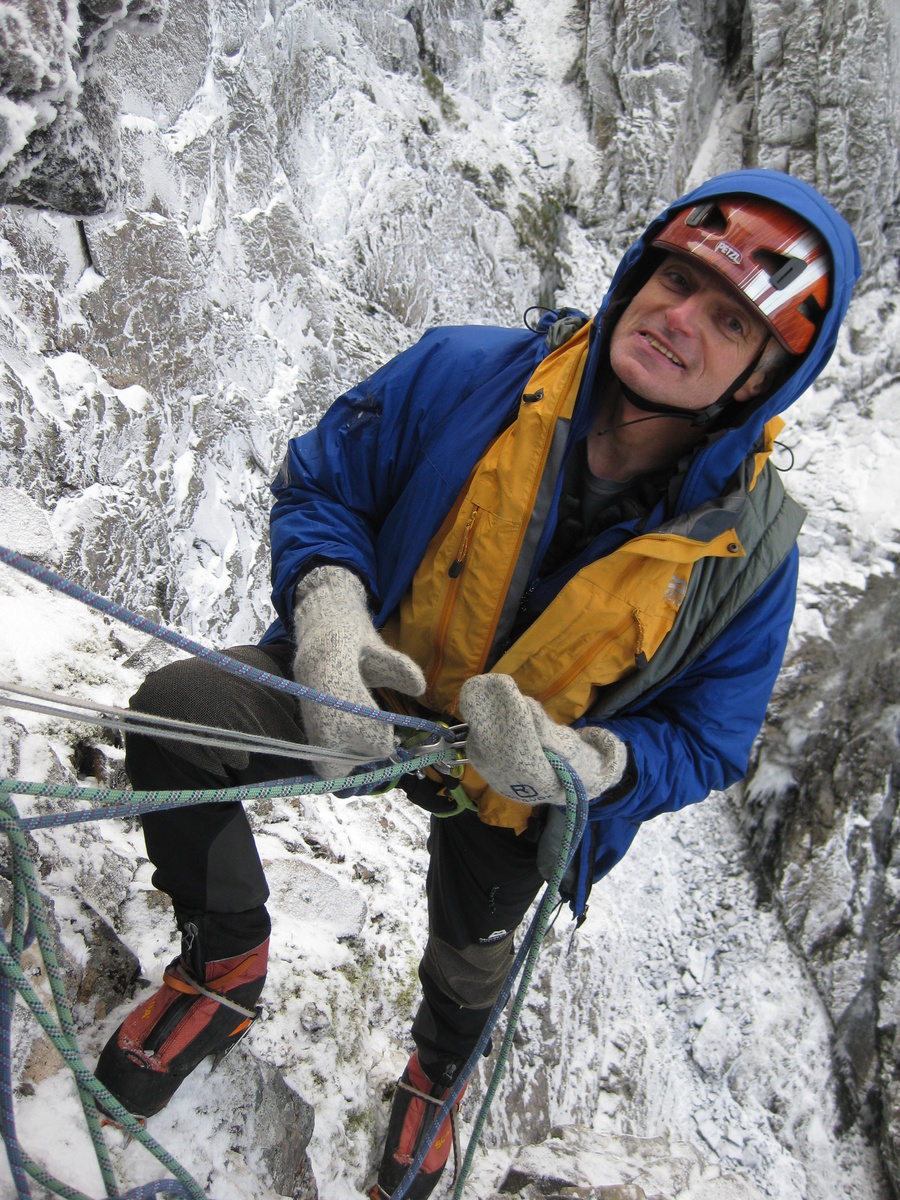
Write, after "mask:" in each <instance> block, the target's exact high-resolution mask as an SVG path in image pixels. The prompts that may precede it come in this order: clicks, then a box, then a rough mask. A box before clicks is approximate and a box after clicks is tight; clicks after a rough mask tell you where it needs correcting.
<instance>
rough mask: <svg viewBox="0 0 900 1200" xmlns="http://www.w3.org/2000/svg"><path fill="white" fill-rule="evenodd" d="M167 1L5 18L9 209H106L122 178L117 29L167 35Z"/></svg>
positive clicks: (1, 189) (29, 10) (60, 4)
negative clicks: (111, 65) (113, 55)
mask: <svg viewBox="0 0 900 1200" xmlns="http://www.w3.org/2000/svg"><path fill="white" fill-rule="evenodd" d="M166 11H167V0H127V3H124V4H122V3H119V2H118V0H78V3H77V5H76V4H74V3H70V2H69V0H25V3H24V4H22V5H21V6H19V7H18V8H14V7H11V6H9V5H6V6H4V10H3V12H2V14H0V203H2V202H6V203H16V204H30V205H34V206H36V207H47V208H54V209H57V210H59V211H60V212H68V213H79V214H82V215H89V214H91V213H98V212H102V211H103V210H104V209H105V208H106V206H107V205H108V204H109V203H110V202H111V201H112V200H113V199H114V198H115V196H116V194H117V191H118V187H119V184H120V178H119V165H120V164H119V111H120V96H119V90H118V86H117V84H116V82H115V80H114V79H113V78H112V76H111V75H110V74H109V73H108V71H107V70H106V66H105V64H104V61H103V56H104V54H106V53H107V52H108V51H109V50H110V49H111V47H112V45H113V44H114V40H115V36H116V33H117V32H119V31H124V30H126V29H127V30H129V31H132V32H140V31H144V32H158V31H159V29H161V28H162V24H163V21H164V19H165V15H166Z"/></svg>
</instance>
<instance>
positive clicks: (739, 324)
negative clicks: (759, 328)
mask: <svg viewBox="0 0 900 1200" xmlns="http://www.w3.org/2000/svg"><path fill="white" fill-rule="evenodd" d="M725 324H726V325H727V326H728V331H729V332H730V333H733V334H734V335H735V337H744V336H745V335H746V332H747V331H746V329H745V328H744V322H743V321H742V320H741V319H740V317H726V318H725Z"/></svg>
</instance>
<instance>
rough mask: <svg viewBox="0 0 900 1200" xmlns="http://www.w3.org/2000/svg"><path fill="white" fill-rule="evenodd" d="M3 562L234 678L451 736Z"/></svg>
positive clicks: (15, 560) (27, 563) (26, 565)
mask: <svg viewBox="0 0 900 1200" xmlns="http://www.w3.org/2000/svg"><path fill="white" fill-rule="evenodd" d="M0 562H4V563H6V565H7V566H9V567H13V568H14V569H15V570H16V571H20V572H21V573H22V574H23V575H28V576H29V577H30V578H31V579H36V580H38V582H39V583H43V584H46V585H47V587H49V588H52V589H53V590H54V591H56V592H61V593H62V594H63V595H65V596H71V597H72V598H73V599H75V600H80V601H81V603H82V604H86V605H88V607H89V608H93V609H95V610H96V611H97V612H100V613H103V615H104V616H107V617H113V618H115V620H117V621H121V622H122V624H123V625H128V626H130V627H131V628H132V629H137V630H139V631H140V632H141V633H146V634H149V635H150V637H154V638H158V639H159V641H161V642H166V643H167V644H168V645H169V646H174V647H175V648H176V649H178V650H185V651H187V653H188V654H192V655H194V657H195V658H202V659H204V661H206V662H208V663H212V665H213V666H216V667H221V669H222V670H223V671H228V672H229V673H230V674H232V675H241V676H243V678H244V679H250V680H252V681H253V682H254V683H261V684H263V685H264V686H265V687H270V688H274V689H275V690H276V691H279V692H287V693H288V694H289V695H291V696H298V697H299V698H301V699H303V700H311V701H313V702H314V703H315V704H324V705H327V706H328V707H329V708H337V709H340V711H341V712H349V713H353V715H354V716H358V717H369V718H370V719H371V720H373V721H381V722H384V723H386V724H388V725H397V726H400V727H402V728H405V729H422V730H424V731H425V732H426V733H435V734H437V735H438V736H439V737H442V738H443V737H447V736H448V730H447V727H446V725H442V724H440V722H438V721H429V720H426V719H425V718H424V717H410V716H407V715H406V714H405V713H392V712H386V711H385V710H384V709H381V708H373V707H372V706H371V705H368V704H356V703H355V702H354V701H352V700H342V699H340V698H339V697H338V696H329V695H328V693H327V692H317V691H316V690H315V689H314V688H308V687H305V686H304V685H303V684H302V683H295V682H294V680H293V679H285V678H284V677H283V676H281V675H272V674H270V672H268V671H261V670H260V669H259V668H258V667H251V666H249V665H248V664H247V663H242V662H239V661H238V660H237V659H236V658H232V657H231V656H230V655H228V654H223V653H222V652H221V651H220V650H211V649H210V648H209V647H208V646H204V645H202V644H201V643H200V642H195V641H193V640H192V639H191V638H189V637H185V635H184V634H182V633H176V631H175V630H174V629H169V628H167V627H166V626H165V625H158V624H157V623H156V622H155V621H151V620H149V619H148V618H147V617H142V616H141V615H140V614H139V613H135V612H132V611H131V610H130V609H127V608H125V607H124V606H123V605H121V604H116V602H115V601H114V600H107V599H106V597H105V596H99V595H98V594H97V593H96V592H92V591H91V590H90V588H86V587H82V586H81V585H80V584H78V583H73V582H72V581H71V580H70V579H65V578H64V577H63V576H62V575H58V574H57V573H56V571H51V570H50V568H49V567H43V566H41V564H40V563H36V562H33V561H32V559H30V558H26V557H25V556H24V554H17V553H16V551H15V550H9V549H8V548H7V547H6V546H0Z"/></svg>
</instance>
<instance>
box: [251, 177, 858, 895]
mask: <svg viewBox="0 0 900 1200" xmlns="http://www.w3.org/2000/svg"><path fill="white" fill-rule="evenodd" d="M736 193H744V194H752V195H758V196H764V197H768V198H769V199H771V200H774V201H777V202H779V203H781V204H783V205H785V206H786V207H787V208H790V209H792V210H794V211H796V212H798V213H800V214H801V215H802V216H804V217H805V218H806V219H807V220H808V221H809V222H810V223H811V224H813V225H814V226H815V227H816V228H817V229H818V230H819V231H820V232H821V233H822V234H823V235H824V237H825V239H826V241H827V243H828V245H829V247H830V249H831V254H832V258H833V262H834V280H833V298H832V302H831V305H830V307H829V309H828V311H827V313H826V315H825V318H824V321H823V324H822V328H821V330H820V331H819V334H818V337H817V338H816V339H815V341H814V342H813V344H812V346H811V348H810V350H809V351H808V352H807V354H806V356H805V358H804V359H803V360H802V361H801V363H800V366H799V367H798V369H797V370H796V371H795V372H794V374H793V375H792V376H791V377H790V379H788V380H787V382H786V383H785V384H784V385H783V386H782V387H780V388H779V389H778V390H776V391H775V392H774V393H773V394H771V395H770V396H769V397H767V398H766V400H765V402H764V403H763V405H762V406H761V407H760V408H759V409H758V410H756V411H755V412H754V413H753V414H752V415H751V416H750V417H749V418H748V419H747V420H746V422H745V423H744V424H743V425H741V426H739V427H737V428H734V429H731V430H729V431H728V432H727V433H726V434H725V435H724V436H720V437H717V438H716V439H715V440H713V441H712V442H711V443H710V444H708V445H705V446H704V447H702V448H701V449H700V450H699V451H698V452H697V453H696V455H695V457H694V459H693V460H692V462H691V465H690V467H689V470H688V473H687V475H686V477H685V479H684V482H683V486H682V488H681V492H680V495H679V499H678V502H677V509H676V515H677V514H678V513H681V512H688V511H691V510H692V509H694V508H696V507H697V506H698V505H700V504H702V503H704V502H706V501H708V500H710V499H712V498H715V497H717V496H719V495H720V494H721V493H722V492H723V491H724V490H725V487H726V484H727V482H728V480H729V479H730V478H731V477H732V475H733V474H734V473H735V471H736V470H737V469H738V467H739V465H740V463H741V462H742V461H743V460H744V459H745V458H746V457H747V455H748V454H750V453H751V449H752V447H753V446H754V445H755V443H757V441H758V440H759V438H760V436H761V433H762V429H763V426H764V424H765V422H766V421H767V420H769V419H770V418H771V417H772V416H773V415H775V414H776V413H780V412H783V411H784V410H785V409H786V408H787V407H788V406H789V405H790V404H791V403H792V402H793V401H794V400H795V399H796V398H797V397H798V396H800V395H801V394H802V392H804V391H805V389H806V388H807V387H808V386H809V385H810V384H811V383H812V382H813V380H815V378H816V377H817V376H818V374H819V372H820V371H821V370H822V368H823V367H824V366H825V364H826V363H827V361H828V359H829V358H830V356H831V353H832V351H833V349H834V346H835V342H836V339H837V334H838V328H839V326H840V323H841V321H842V319H843V317H844V314H845V312H846V310H847V306H848V304H849V301H850V296H851V293H852V290H853V286H854V284H855V282H856V280H857V279H858V277H859V274H860V260H859V251H858V248H857V245H856V240H855V238H854V236H853V233H852V231H851V230H850V228H849V226H848V225H847V223H846V222H845V221H844V220H843V218H842V217H840V216H839V215H838V214H837V213H836V212H835V211H834V209H833V208H832V207H831V206H830V205H829V204H828V203H827V201H825V200H824V199H823V198H822V197H821V196H820V195H819V193H818V192H817V191H815V190H814V189H813V188H811V187H809V186H808V185H806V184H804V183H802V182H801V181H799V180H797V179H794V178H792V177H790V176H788V175H784V174H781V173H780V172H774V171H765V170H747V171H738V172H731V173H729V174H726V175H721V176H719V177H717V178H715V179H712V180H710V181H709V182H707V183H705V184H703V185H702V186H701V187H699V188H697V189H696V190H695V191H693V192H691V193H690V194H688V195H686V196H684V197H682V198H681V199H680V200H678V201H677V202H676V203H675V204H673V205H672V206H671V207H670V208H669V209H668V210H666V212H664V213H662V214H661V215H660V216H659V217H658V218H657V219H656V220H655V221H654V222H653V223H652V224H651V225H650V226H649V227H648V229H647V230H646V232H645V233H644V235H643V237H642V238H641V239H639V240H638V241H637V242H636V243H635V244H634V245H633V246H632V247H631V248H630V250H629V251H628V252H627V253H626V254H625V256H624V257H623V259H622V261H621V263H620V264H619V267H618V269H617V271H616V274H615V276H614V278H613V280H612V283H611V285H610V289H609V291H608V292H607V295H606V297H605V298H604V301H603V304H602V305H601V307H600V310H599V313H598V323H599V317H600V316H601V315H602V314H603V312H604V311H605V310H606V308H607V306H608V305H609V303H610V300H611V299H612V298H613V297H615V294H616V289H617V287H618V286H619V284H620V282H621V280H622V278H623V276H624V275H625V274H626V272H628V271H629V269H630V268H631V267H633V266H634V265H635V263H636V262H637V260H638V259H639V257H640V256H641V255H642V254H643V253H644V251H645V248H646V247H647V246H649V245H650V243H651V242H652V239H653V237H654V236H655V235H656V233H657V231H658V230H659V229H660V227H661V226H662V225H663V224H664V223H665V221H666V220H667V219H668V218H669V216H670V214H672V213H674V212H675V211H676V210H677V209H679V208H682V207H685V206H687V205H691V204H696V203H698V202H699V201H701V200H706V199H711V198H713V197H715V196H724V195H733V194H736ZM545 328H546V323H543V324H542V326H541V327H540V328H539V329H538V331H536V332H535V331H532V330H530V329H521V330H511V329H503V328H498V327H493V326H463V327H451V328H437V329H433V330H431V331H429V332H427V333H426V334H425V335H424V336H423V337H422V338H421V340H420V341H419V342H418V343H416V344H415V345H414V346H412V347H411V348H410V349H409V350H407V351H405V352H404V353H402V354H400V355H398V356H397V357H396V358H394V359H392V360H391V361H390V362H389V363H387V365H386V366H384V367H382V368H381V369H380V370H378V371H376V372H375V374H374V375H372V376H371V377H370V378H368V379H366V380H364V381H363V382H362V383H360V384H358V385H357V386H356V387H354V388H351V389H350V390H349V391H348V392H346V393H345V394H344V395H342V396H340V397H339V398H338V399H337V400H336V401H335V402H334V404H333V405H332V407H331V408H330V409H329V410H328V411H327V412H326V414H325V415H324V416H323V417H322V419H321V421H320V422H319V424H318V425H317V426H316V428H315V429H313V430H311V431H310V432H309V433H306V434H304V435H303V436H301V437H298V438H295V439H293V440H292V441H291V442H290V445H289V448H288V452H287V456H286V458H285V461H284V464H283V466H282V468H281V471H280V473H279V475H278V478H277V479H276V481H275V482H274V483H273V485H272V491H273V493H274V495H275V504H274V507H273V510H272V514H271V548H272V583H273V600H274V604H275V608H276V610H277V612H278V617H279V619H278V620H277V621H276V622H275V624H274V625H273V626H271V628H270V629H269V630H268V631H267V633H266V635H265V637H264V638H263V644H265V643H266V642H270V641H275V640H279V639H283V638H285V637H287V636H289V633H288V632H287V631H288V630H289V629H290V623H291V613H292V607H293V605H292V601H293V589H294V585H295V583H296V580H297V578H298V577H299V575H300V574H301V573H302V572H303V570H304V568H305V567H306V565H307V564H309V563H310V562H311V561H313V560H315V561H325V562H333V563H340V564H343V565H346V566H347V567H349V568H351V569H352V570H354V571H356V572H357V573H358V574H359V575H360V576H361V577H362V578H363V579H364V580H365V581H366V583H367V585H368V587H369V589H370V592H371V594H372V596H373V598H374V600H373V616H374V620H375V624H376V626H380V625H382V624H383V623H384V621H385V620H386V619H387V618H388V616H389V615H390V614H391V613H392V612H393V611H394V609H395V608H396V607H397V605H398V603H399V601H400V599H401V597H402V596H403V594H404V593H405V592H406V590H407V588H408V587H409V586H410V583H411V580H412V577H413V575H414V573H415V570H416V568H417V566H418V564H419V562H420V561H421V559H422V557H423V555H424V553H425V550H426V548H427V546H428V544H429V542H430V540H431V538H432V536H433V535H434V534H435V532H436V531H437V529H438V528H439V527H440V525H441V523H442V521H443V520H444V517H445V516H446V514H447V512H448V511H449V509H450V508H451V506H452V504H453V502H454V501H455V499H456V497H457V495H458V493H459V491H460V489H461V488H462V486H463V484H464V483H465V481H466V479H467V478H468V476H469V474H470V472H471V471H472V469H473V467H474V465H475V464H476V462H477V461H478V459H479V458H480V456H481V455H482V453H483V452H484V451H485V449H486V447H487V446H488V444H489V442H490V441H491V439H492V438H493V437H494V436H495V435H496V434H497V432H498V431H499V430H500V429H501V428H502V427H503V425H504V424H505V422H506V421H507V420H508V419H509V418H510V417H511V415H512V414H514V413H515V412H516V411H517V409H518V405H519V401H520V398H521V395H522V392H523V390H524V387H525V384H526V383H527V381H528V379H529V377H530V376H531V374H532V372H533V371H534V369H535V367H536V366H537V365H538V363H539V362H540V361H541V360H542V359H543V358H544V357H545V355H546V354H547V353H548V347H547V344H546V341H545V337H544V329H545ZM600 342H601V339H600V338H595V339H594V343H593V348H592V350H591V352H590V356H589V358H588V362H587V365H586V367H585V372H584V381H583V384H582V388H581V392H580V395H579V400H578V402H577V404H576V408H575V412H574V414H573V419H572V425H571V431H570V435H569V445H570V446H572V445H574V444H575V442H577V441H578V440H579V439H581V438H583V437H584V436H585V435H586V433H587V431H588V429H589V427H590V424H591V422H592V420H593V415H594V414H593V411H592V405H591V403H590V401H591V391H592V383H593V379H594V377H595V374H596V371H597V369H598V364H599V357H600V355H599V349H600ZM560 479H561V476H560ZM557 501H558V495H557V497H555V499H554V503H553V507H552V510H551V513H550V516H549V518H548V521H547V526H546V529H545V533H544V545H546V544H548V543H549V540H550V537H551V535H552V532H553V528H554V525H555V514H556V503H557ZM661 519H662V512H661V506H660V511H659V512H657V513H654V514H653V516H652V517H651V519H650V522H649V524H648V525H646V526H645V530H644V531H645V532H649V531H650V530H652V529H653V528H654V527H655V525H657V524H659V521H660V520H661ZM632 533H633V530H629V529H627V528H626V529H623V528H622V527H618V526H617V527H616V531H614V533H613V536H614V538H615V545H620V544H621V543H622V542H624V541H625V540H627V538H628V537H629V536H631V534H632ZM609 537H610V531H607V534H605V535H601V538H600V539H598V547H597V556H598V557H599V556H600V554H604V553H608V552H609V550H611V549H613V548H614V546H613V545H611V544H610V540H609ZM604 539H605V540H604ZM601 543H602V544H601ZM541 554H542V548H539V550H538V553H537V554H536V556H535V563H540V559H541ZM798 562H799V554H798V551H797V548H796V546H795V547H794V548H793V550H792V552H791V553H790V554H789V555H788V557H787V559H786V560H785V561H784V562H783V563H782V565H781V566H780V567H779V568H778V569H777V571H776V572H775V573H774V574H773V575H772V576H771V577H770V578H769V580H768V581H767V582H766V583H765V584H764V585H763V587H762V588H761V589H760V590H759V592H758V593H757V594H756V595H755V596H754V597H753V599H752V600H751V601H750V602H749V603H747V604H746V605H745V606H744V608H743V609H742V610H741V611H740V612H739V613H738V614H737V615H736V616H735V617H734V619H733V620H732V621H731V623H730V624H729V625H728V626H727V627H726V629H725V630H724V631H723V632H722V633H721V634H720V635H719V637H718V638H717V639H716V640H715V641H714V642H713V644H712V645H711V646H710V647H709V648H708V649H707V650H706V651H705V652H703V653H702V654H701V655H700V656H699V657H698V658H696V659H695V660H694V661H693V662H692V663H691V664H690V666H689V667H688V668H687V669H686V670H685V671H684V672H683V674H682V675H681V676H679V677H678V678H676V679H675V680H672V681H670V682H668V683H667V684H665V685H664V686H663V687H662V688H660V689H659V690H658V692H657V693H656V694H650V695H644V696H642V697H641V698H640V699H639V701H638V702H636V703H635V704H634V705H632V707H631V708H630V709H628V710H627V711H623V712H620V713H617V714H616V715H615V716H614V717H613V718H609V719H607V720H605V721H603V722H602V723H603V724H604V725H605V726H606V727H607V728H609V729H611V730H613V732H614V733H616V734H617V735H618V736H619V737H620V738H622V739H623V740H625V741H626V742H628V744H629V746H630V748H631V754H632V761H633V765H634V772H633V774H634V777H635V779H636V782H635V783H634V786H633V787H632V788H631V789H630V790H629V791H627V793H626V794H624V795H622V794H617V796H616V798H615V799H614V800H613V801H612V802H609V801H604V800H603V798H602V797H601V798H597V799H595V800H594V801H593V802H592V804H591V811H590V820H591V836H590V837H587V836H586V837H585V839H584V841H583V844H582V850H581V854H580V858H581V863H580V870H579V877H580V882H579V887H578V889H577V890H578V892H579V893H580V896H579V897H576V899H575V909H576V911H580V908H581V906H582V905H583V898H584V895H585V893H586V890H587V889H588V888H589V886H590V877H591V876H592V877H593V879H594V880H596V879H599V878H600V877H601V876H602V875H604V874H606V872H608V871H609V870H610V868H611V867H613V866H614V865H615V863H617V862H618V861H619V859H620V858H621V857H622V856H623V854H624V853H625V852H626V851H627V849H628V847H629V846H630V844H631V842H632V840H633V838H634V836H635V834H636V832H637V829H638V827H639V825H640V823H641V822H642V821H645V820H647V819H648V818H649V817H653V816H656V815H657V814H658V813H661V812H665V811H672V810H676V809H679V808H681V807H683V806H684V805H686V804H689V803H692V802H695V801H698V800H702V799H704V798H705V797H706V796H707V795H708V794H709V792H710V791H712V790H715V789H721V788H724V787H727V786H728V785H729V784H731V783H734V782H736V781H737V780H739V779H741V778H743V776H744V774H745V773H746V770H747V765H748V761H749V755H750V751H751V748H752V745H753V741H754V739H755V737H756V735H757V733H758V732H759V729H760V726H761V724H762V721H763V718H764V716H765V711H766V706H767V704H768V701H769V698H770V695H771V692H772V687H773V686H774V683H775V679H776V677H777V674H778V671H779V669H780V666H781V661H782V658H783V655H784V649H785V645H786V643H787V637H788V631H789V628H790V624H791V620H792V617H793V611H794V602H795V595H796V584H797V571H798ZM530 582H532V583H534V582H536V581H535V580H532V581H530ZM579 723H581V722H579ZM588 856H590V858H591V859H592V860H593V861H591V862H589V861H587V857H588ZM579 901H580V903H579Z"/></svg>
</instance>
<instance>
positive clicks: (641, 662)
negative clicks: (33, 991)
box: [633, 609, 647, 671]
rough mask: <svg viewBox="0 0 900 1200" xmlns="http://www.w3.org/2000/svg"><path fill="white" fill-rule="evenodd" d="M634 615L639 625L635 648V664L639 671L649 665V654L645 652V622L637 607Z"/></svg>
mask: <svg viewBox="0 0 900 1200" xmlns="http://www.w3.org/2000/svg"><path fill="white" fill-rule="evenodd" d="M633 615H634V619H635V621H637V627H638V636H637V644H636V646H635V648H634V665H635V666H636V667H637V669H638V670H639V671H643V669H644V667H646V665H647V655H646V654H645V653H644V623H643V621H642V620H641V614H640V613H639V612H638V610H637V609H634V610H633Z"/></svg>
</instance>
